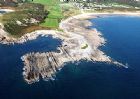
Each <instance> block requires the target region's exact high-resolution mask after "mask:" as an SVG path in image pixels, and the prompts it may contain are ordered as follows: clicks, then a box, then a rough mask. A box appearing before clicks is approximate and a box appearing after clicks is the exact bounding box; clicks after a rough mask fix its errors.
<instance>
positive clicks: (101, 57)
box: [1, 14, 127, 84]
mask: <svg viewBox="0 0 140 99" xmlns="http://www.w3.org/2000/svg"><path fill="white" fill-rule="evenodd" d="M96 17H97V16H95V15H94V14H84V15H77V16H73V17H70V18H68V19H66V20H64V21H62V22H61V23H60V29H62V30H63V31H56V30H38V31H35V32H32V33H27V34H25V35H24V36H22V37H21V38H16V39H15V38H11V37H9V36H6V37H5V38H4V39H3V38H2V40H1V43H3V44H14V43H24V42H27V41H28V40H33V39H36V38H37V37H38V36H48V35H52V37H53V38H59V39H61V40H62V45H61V46H60V47H58V48H57V50H58V51H57V52H51V51H50V52H44V53H39V52H38V53H33V52H32V53H30V52H29V53H27V54H26V55H24V56H22V57H21V59H22V61H23V63H24V68H23V77H24V79H25V81H26V82H27V83H28V84H32V83H34V82H38V81H39V79H40V77H41V78H43V79H44V80H49V79H52V78H53V76H54V75H55V73H56V72H57V71H59V70H60V69H61V68H62V67H63V66H64V64H65V63H68V62H76V61H80V60H86V61H93V62H107V63H111V64H112V63H113V64H116V65H118V66H123V67H125V68H127V65H123V64H122V63H119V62H117V61H114V60H112V58H111V57H109V56H107V55H106V54H105V53H104V52H103V51H101V50H100V49H99V47H100V46H103V45H104V44H105V43H106V40H105V39H104V38H103V37H102V34H101V33H100V32H99V31H97V30H96V29H89V28H88V27H89V26H91V25H92V23H91V22H90V21H88V20H86V19H90V18H96ZM1 31H2V29H1ZM2 32H3V36H5V35H6V33H4V31H2ZM1 34H2V33H1Z"/></svg>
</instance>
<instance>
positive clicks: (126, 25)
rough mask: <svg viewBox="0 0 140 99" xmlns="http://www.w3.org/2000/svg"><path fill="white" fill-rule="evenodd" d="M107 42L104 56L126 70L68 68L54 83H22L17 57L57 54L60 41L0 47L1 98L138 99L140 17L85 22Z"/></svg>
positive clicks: (86, 64) (89, 64)
mask: <svg viewBox="0 0 140 99" xmlns="http://www.w3.org/2000/svg"><path fill="white" fill-rule="evenodd" d="M89 21H91V22H92V23H93V25H92V26H90V27H89V28H96V29H97V30H98V31H100V32H101V33H102V36H103V37H104V38H105V39H106V44H105V46H102V47H100V49H101V50H102V51H104V52H105V53H106V55H108V56H110V57H111V58H112V59H114V60H117V61H119V62H121V63H124V64H128V68H124V67H119V66H116V65H113V64H107V63H101V62H94V63H93V62H87V61H80V62H79V63H78V64H77V63H67V64H65V66H64V68H62V69H61V71H59V72H57V73H56V77H55V80H49V81H44V80H42V79H40V81H39V82H36V83H34V84H27V83H26V82H25V81H24V79H23V75H22V72H23V66H24V65H23V62H22V61H21V59H20V58H21V56H23V55H24V54H26V53H29V52H47V51H57V47H58V46H61V43H62V41H61V40H60V39H56V38H53V37H52V36H51V35H49V36H48V37H41V36H39V37H38V38H37V39H36V40H31V41H28V42H26V43H24V44H15V45H3V44H0V99H140V17H137V16H121V15H109V16H100V17H98V18H95V19H90V20H89Z"/></svg>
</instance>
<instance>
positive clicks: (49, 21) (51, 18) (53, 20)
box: [29, 0, 63, 28]
mask: <svg viewBox="0 0 140 99" xmlns="http://www.w3.org/2000/svg"><path fill="white" fill-rule="evenodd" d="M29 1H30V2H33V3H40V4H43V5H45V9H46V10H48V11H49V14H48V16H47V18H46V19H45V20H44V23H41V24H40V26H43V27H49V28H51V27H52V28H58V26H59V22H60V20H61V19H62V18H63V15H62V11H61V8H60V6H59V0H33V1H32V0H29Z"/></svg>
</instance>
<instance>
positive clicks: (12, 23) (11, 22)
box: [2, 3, 48, 35]
mask: <svg viewBox="0 0 140 99" xmlns="http://www.w3.org/2000/svg"><path fill="white" fill-rule="evenodd" d="M18 9H19V10H18V11H15V12H11V13H7V14H5V15H4V16H3V19H2V21H3V24H4V28H5V30H6V31H7V32H9V33H10V34H12V35H20V34H21V33H22V31H23V30H24V29H26V28H28V27H30V26H36V25H38V24H39V23H41V22H42V21H44V19H45V18H46V17H47V15H48V11H46V10H45V8H44V5H41V4H33V3H24V4H22V5H21V6H19V7H18Z"/></svg>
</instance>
